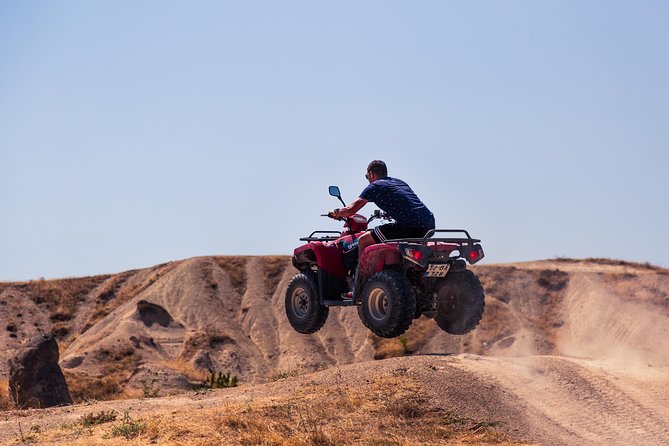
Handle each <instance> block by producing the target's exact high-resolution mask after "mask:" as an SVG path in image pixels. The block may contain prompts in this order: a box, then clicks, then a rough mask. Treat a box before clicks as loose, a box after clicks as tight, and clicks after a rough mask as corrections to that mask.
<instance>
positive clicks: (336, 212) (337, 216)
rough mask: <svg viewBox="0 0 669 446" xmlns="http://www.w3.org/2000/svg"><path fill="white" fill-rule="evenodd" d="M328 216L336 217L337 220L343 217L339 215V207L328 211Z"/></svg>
mask: <svg viewBox="0 0 669 446" xmlns="http://www.w3.org/2000/svg"><path fill="white" fill-rule="evenodd" d="M328 217H330V218H334V219H335V220H339V219H340V218H341V217H340V216H339V209H333V210H331V211H330V212H328Z"/></svg>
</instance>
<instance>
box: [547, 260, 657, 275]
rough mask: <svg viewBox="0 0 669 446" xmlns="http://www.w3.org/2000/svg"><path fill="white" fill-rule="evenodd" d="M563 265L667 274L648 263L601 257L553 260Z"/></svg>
mask: <svg viewBox="0 0 669 446" xmlns="http://www.w3.org/2000/svg"><path fill="white" fill-rule="evenodd" d="M553 260H555V261H557V262H565V263H594V264H596V265H611V266H628V267H632V268H637V269H642V270H644V269H645V270H651V271H655V272H657V273H660V274H669V269H667V268H663V267H661V266H657V265H653V264H652V263H650V262H628V261H627V260H617V259H607V258H602V257H588V258H586V259H571V258H568V257H557V258H555V259H553Z"/></svg>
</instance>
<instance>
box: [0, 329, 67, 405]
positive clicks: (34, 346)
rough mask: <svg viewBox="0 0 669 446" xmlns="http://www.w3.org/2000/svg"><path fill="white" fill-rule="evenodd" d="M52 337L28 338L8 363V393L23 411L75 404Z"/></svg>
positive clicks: (56, 345)
mask: <svg viewBox="0 0 669 446" xmlns="http://www.w3.org/2000/svg"><path fill="white" fill-rule="evenodd" d="M58 357H59V353H58V344H57V343H56V339H55V338H54V337H53V335H38V336H35V337H33V338H31V339H29V340H28V341H27V342H26V343H25V344H24V345H23V346H22V347H21V349H20V350H19V351H18V353H17V355H16V356H15V357H14V358H12V359H10V360H9V394H10V397H11V399H12V401H13V402H14V404H16V406H17V407H18V408H20V409H26V408H44V407H53V406H64V405H68V404H72V398H71V397H70V392H69V390H68V388H67V382H66V381H65V377H64V376H63V372H62V370H61V369H60V366H59V365H58Z"/></svg>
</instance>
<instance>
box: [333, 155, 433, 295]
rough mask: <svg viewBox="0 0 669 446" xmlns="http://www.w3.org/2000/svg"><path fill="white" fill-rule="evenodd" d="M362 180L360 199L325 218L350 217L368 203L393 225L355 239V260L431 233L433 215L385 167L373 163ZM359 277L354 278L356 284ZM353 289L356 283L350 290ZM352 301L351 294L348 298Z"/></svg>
mask: <svg viewBox="0 0 669 446" xmlns="http://www.w3.org/2000/svg"><path fill="white" fill-rule="evenodd" d="M365 178H367V180H368V181H369V185H368V186H367V187H366V188H365V189H364V190H363V191H362V192H361V193H360V196H359V197H358V198H357V199H356V200H355V201H353V202H352V203H351V204H349V205H348V206H346V207H343V208H341V209H334V210H332V211H330V212H329V213H328V216H329V217H331V218H335V219H340V218H346V217H350V216H352V215H354V214H356V213H357V212H358V210H360V209H361V208H362V207H363V206H364V205H366V204H367V203H368V202H370V201H371V202H372V203H374V204H375V205H376V206H378V207H379V208H380V209H381V210H382V211H384V212H385V213H386V214H388V215H390V216H391V217H392V218H393V219H394V220H395V221H394V222H393V223H387V224H384V225H380V226H377V227H376V228H374V229H371V230H369V231H366V232H365V233H363V235H362V236H360V238H359V239H358V241H357V242H358V258H360V256H361V255H362V252H363V251H364V250H365V248H367V247H368V246H370V245H373V244H375V243H383V242H385V241H387V240H393V239H398V238H414V237H424V236H425V234H427V232H428V231H430V230H432V229H435V224H434V215H433V214H432V212H430V210H429V209H428V208H427V206H425V205H424V204H423V202H422V201H421V200H420V199H419V198H418V196H417V195H416V194H415V193H414V191H413V190H412V189H411V187H409V185H408V184H407V183H405V182H404V181H402V180H399V179H397V178H392V177H389V176H388V168H387V167H386V163H384V162H383V161H381V160H374V161H372V162H371V163H369V165H368V166H367V174H366V175H365ZM358 276H359V274H357V271H356V274H355V281H356V282H357V280H358ZM356 289H357V283H355V284H354V286H353V290H354V292H355V290H356ZM350 297H351V298H353V297H354V296H353V294H351V296H350Z"/></svg>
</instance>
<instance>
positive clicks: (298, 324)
mask: <svg viewBox="0 0 669 446" xmlns="http://www.w3.org/2000/svg"><path fill="white" fill-rule="evenodd" d="M329 311H330V310H329V308H328V307H326V306H325V305H321V303H320V302H319V299H318V286H317V282H316V275H315V274H313V273H309V272H306V273H299V274H295V276H293V278H292V279H291V281H290V283H289V284H288V288H287V289H286V316H287V317H288V322H290V325H291V326H292V327H293V328H294V329H295V331H297V332H298V333H303V334H310V333H316V332H317V331H318V330H320V329H321V327H322V326H323V324H325V321H326V320H327V319H328V314H329Z"/></svg>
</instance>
